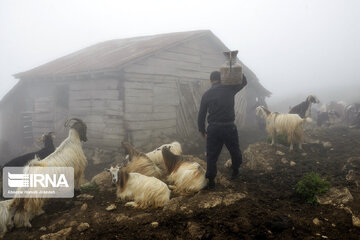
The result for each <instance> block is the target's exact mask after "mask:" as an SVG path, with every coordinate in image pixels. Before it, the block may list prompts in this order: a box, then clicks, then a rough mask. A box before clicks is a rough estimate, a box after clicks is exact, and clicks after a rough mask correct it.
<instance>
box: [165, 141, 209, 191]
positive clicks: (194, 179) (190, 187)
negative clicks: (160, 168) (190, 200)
mask: <svg viewBox="0 0 360 240" xmlns="http://www.w3.org/2000/svg"><path fill="white" fill-rule="evenodd" d="M162 154H163V158H164V162H165V166H166V169H167V174H168V176H167V181H168V182H169V183H172V184H175V188H174V192H175V193H179V194H182V195H187V194H191V193H194V192H198V191H200V190H201V189H203V188H204V187H205V186H206V184H207V180H206V178H205V170H204V169H203V168H202V167H201V165H200V164H199V163H197V162H189V161H183V160H182V159H181V156H178V155H175V154H173V153H172V152H171V151H170V149H169V147H163V149H162Z"/></svg>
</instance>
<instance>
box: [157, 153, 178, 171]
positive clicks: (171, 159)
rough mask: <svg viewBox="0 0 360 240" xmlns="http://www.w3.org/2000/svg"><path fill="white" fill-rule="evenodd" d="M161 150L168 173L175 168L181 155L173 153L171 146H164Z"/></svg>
mask: <svg viewBox="0 0 360 240" xmlns="http://www.w3.org/2000/svg"><path fill="white" fill-rule="evenodd" d="M161 152H162V155H163V158H164V163H165V166H166V169H167V171H168V173H171V172H172V171H173V170H174V169H175V167H176V164H177V162H178V161H179V160H180V156H178V155H175V154H173V153H172V152H171V151H170V148H169V147H163V149H162V151H161Z"/></svg>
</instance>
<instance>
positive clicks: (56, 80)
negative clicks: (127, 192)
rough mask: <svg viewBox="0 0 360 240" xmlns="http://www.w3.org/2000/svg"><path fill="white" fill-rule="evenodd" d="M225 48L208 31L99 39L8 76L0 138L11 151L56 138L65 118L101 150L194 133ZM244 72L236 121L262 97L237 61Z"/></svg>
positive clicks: (252, 77)
mask: <svg viewBox="0 0 360 240" xmlns="http://www.w3.org/2000/svg"><path fill="white" fill-rule="evenodd" d="M225 50H228V48H227V47H226V46H225V45H224V44H223V43H222V42H221V41H220V40H219V39H218V38H217V37H216V36H215V35H214V34H213V33H212V32H211V31H208V30H202V31H191V32H180V33H169V34H161V35H154V36H145V37H135V38H129V39H120V40H110V41H106V42H102V43H99V44H95V45H93V46H90V47H87V48H85V49H82V50H80V51H78V52H75V53H72V54H70V55H67V56H64V57H61V58H59V59H56V60H54V61H52V62H49V63H46V64H44V65H41V66H39V67H36V68H34V69H31V70H29V71H26V72H21V73H18V74H15V77H16V78H18V79H19V83H18V84H17V85H16V86H15V87H14V88H13V89H12V90H11V91H10V92H9V93H8V94H7V95H6V96H5V97H4V98H3V100H2V101H1V102H0V111H1V124H2V126H1V128H2V131H1V133H2V138H3V139H6V141H7V142H8V145H9V146H11V150H12V151H16V150H17V147H16V146H19V145H21V144H24V143H30V144H31V143H32V141H33V139H34V138H35V137H38V136H40V134H42V133H43V132H46V131H55V132H57V133H58V134H59V133H61V134H62V135H63V136H61V137H60V139H63V137H65V135H66V134H67V132H66V131H65V130H64V127H63V124H64V122H65V120H66V119H67V118H68V117H79V118H82V119H83V120H84V121H85V123H87V125H88V139H89V141H88V143H86V145H87V146H90V147H92V146H94V147H101V148H104V149H107V148H108V149H118V148H119V147H120V143H121V142H122V141H123V140H124V139H127V140H129V141H132V143H133V144H135V145H136V146H142V145H144V144H146V143H148V142H149V141H151V139H154V138H158V137H160V136H172V135H178V136H181V137H186V136H189V135H191V134H192V133H194V132H196V133H197V126H196V119H197V113H198V109H199V102H200V99H201V96H202V94H203V92H204V91H205V90H206V89H208V88H209V87H210V83H209V74H210V73H211V72H212V71H214V70H217V69H219V67H220V65H221V64H223V63H224V61H225V58H224V56H223V54H222V52H223V51H225ZM239 55H240V56H241V53H240V54H239ZM244 74H245V75H246V77H247V79H248V81H249V84H248V86H247V87H246V88H245V90H244V91H242V92H241V94H238V95H237V97H236V112H237V120H236V121H237V124H238V126H243V125H244V124H245V123H246V115H247V114H249V104H250V105H252V104H253V103H254V102H255V99H256V98H262V99H265V97H267V96H269V95H270V93H269V92H268V91H267V90H266V89H265V88H264V87H263V86H261V84H260V83H259V81H258V79H257V78H256V76H255V74H254V73H253V72H251V70H250V69H248V68H247V67H246V66H245V65H244ZM250 111H251V108H250ZM249 122H251V121H249Z"/></svg>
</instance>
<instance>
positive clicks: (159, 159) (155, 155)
mask: <svg viewBox="0 0 360 240" xmlns="http://www.w3.org/2000/svg"><path fill="white" fill-rule="evenodd" d="M164 147H168V148H169V149H170V151H171V152H172V153H173V154H175V155H179V156H180V155H182V149H181V145H180V143H179V142H172V143H169V144H163V145H161V146H160V147H158V148H156V149H155V150H153V151H151V152H148V153H146V156H148V158H150V160H151V161H153V162H154V163H156V164H157V165H158V166H159V167H160V168H161V170H162V171H163V172H165V171H166V166H165V163H164V158H163V155H162V149H163V148H164Z"/></svg>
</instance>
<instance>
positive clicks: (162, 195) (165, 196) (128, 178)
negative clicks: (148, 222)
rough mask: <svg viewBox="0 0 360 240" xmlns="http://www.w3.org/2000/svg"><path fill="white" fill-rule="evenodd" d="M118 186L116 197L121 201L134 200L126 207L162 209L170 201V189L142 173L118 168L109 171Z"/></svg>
mask: <svg viewBox="0 0 360 240" xmlns="http://www.w3.org/2000/svg"><path fill="white" fill-rule="evenodd" d="M107 171H109V172H110V173H111V178H112V182H113V183H115V184H116V186H117V190H116V196H117V197H118V198H120V199H121V200H134V201H132V202H127V203H126V204H125V206H127V207H128V206H131V207H134V208H142V209H144V208H148V207H154V208H158V207H162V206H164V205H165V204H166V203H167V202H168V201H169V199H170V189H169V188H168V186H167V185H166V184H165V183H164V182H162V181H161V180H159V179H157V178H155V177H148V176H145V175H142V174H140V173H131V172H130V173H129V172H127V171H125V170H123V169H122V170H120V168H119V167H118V166H116V167H111V168H110V169H107Z"/></svg>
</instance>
